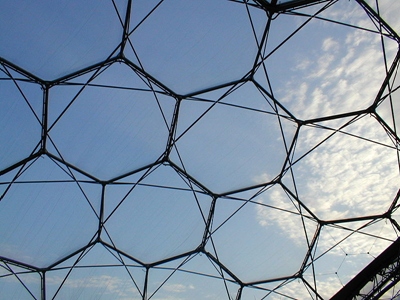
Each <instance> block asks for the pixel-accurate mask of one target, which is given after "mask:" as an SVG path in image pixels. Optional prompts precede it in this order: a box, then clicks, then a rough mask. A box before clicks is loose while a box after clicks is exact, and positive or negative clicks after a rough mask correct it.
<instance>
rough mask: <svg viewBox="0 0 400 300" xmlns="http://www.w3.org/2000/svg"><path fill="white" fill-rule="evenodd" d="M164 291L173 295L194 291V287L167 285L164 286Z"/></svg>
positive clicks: (177, 284)
mask: <svg viewBox="0 0 400 300" xmlns="http://www.w3.org/2000/svg"><path fill="white" fill-rule="evenodd" d="M162 288H163V290H165V291H167V292H172V293H184V292H186V291H188V290H193V289H194V285H192V284H189V285H184V284H179V283H176V284H168V283H167V284H165V285H163V287H162Z"/></svg>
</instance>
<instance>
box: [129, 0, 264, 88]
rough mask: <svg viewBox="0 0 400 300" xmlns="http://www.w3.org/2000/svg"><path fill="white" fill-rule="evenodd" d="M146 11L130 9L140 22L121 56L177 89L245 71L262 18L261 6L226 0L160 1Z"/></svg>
mask: <svg viewBox="0 0 400 300" xmlns="http://www.w3.org/2000/svg"><path fill="white" fill-rule="evenodd" d="M155 4H158V2H157V3H155ZM136 5H138V6H139V8H138V9H139V11H141V10H143V4H140V2H139V3H137V4H136ZM147 5H148V4H147ZM145 11H148V13H149V15H148V16H147V14H144V13H143V16H142V15H138V14H133V18H138V19H133V20H131V22H132V24H138V23H139V24H140V25H139V26H137V27H134V28H133V30H132V32H131V35H130V42H131V43H132V45H133V49H134V52H132V51H131V52H129V50H132V49H130V48H129V47H128V49H127V51H126V56H127V57H128V58H129V59H131V60H133V61H135V62H136V63H137V64H140V65H141V66H143V68H144V70H145V71H146V72H148V73H149V74H150V75H152V76H153V77H155V78H157V79H158V80H159V81H161V82H162V83H163V84H164V85H167V86H168V87H169V88H171V89H172V90H173V91H175V92H177V93H179V94H185V93H188V92H193V91H196V90H199V89H203V88H207V87H209V86H213V85H217V84H221V83H224V82H229V81H232V80H238V79H240V78H242V77H243V76H245V75H246V73H248V72H249V71H250V69H251V68H252V66H253V63H254V60H255V58H256V55H257V41H259V40H260V39H261V35H262V33H263V26H264V25H265V22H266V19H265V15H264V12H263V11H262V10H259V9H254V8H253V7H251V6H246V5H244V4H239V3H231V2H227V1H212V0H207V1H199V2H187V1H171V2H169V1H165V2H163V3H160V5H158V6H157V5H155V6H154V10H151V8H150V7H148V8H147V10H145ZM171 13H173V14H174V17H173V18H171ZM249 16H250V17H251V19H250V20H249ZM145 17H146V18H145ZM141 21H143V22H142V23H140V22H141ZM210 46H211V47H210Z"/></svg>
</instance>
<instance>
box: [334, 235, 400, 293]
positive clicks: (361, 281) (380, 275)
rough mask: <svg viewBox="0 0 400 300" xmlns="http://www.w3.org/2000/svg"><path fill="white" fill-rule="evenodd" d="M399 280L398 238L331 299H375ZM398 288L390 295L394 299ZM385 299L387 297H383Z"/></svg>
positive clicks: (399, 256) (393, 286)
mask: <svg viewBox="0 0 400 300" xmlns="http://www.w3.org/2000/svg"><path fill="white" fill-rule="evenodd" d="M399 281H400V238H399V239H397V240H396V241H395V242H393V244H392V245H390V246H389V247H388V248H387V249H386V250H385V251H384V252H382V254H380V255H379V256H378V257H377V258H375V259H374V260H373V261H372V262H371V263H370V264H369V265H368V266H367V267H365V269H364V270H362V271H361V272H360V273H359V274H358V275H357V276H356V277H354V278H353V279H352V280H351V281H350V282H349V283H348V284H347V285H345V286H344V287H343V288H342V289H341V290H340V291H339V292H338V293H337V294H336V295H335V296H333V297H332V298H331V300H341V299H353V300H361V299H363V300H377V299H381V297H382V296H383V295H384V294H385V293H387V292H388V291H390V290H391V289H394V288H395V287H396V284H397V283H398V282H399ZM399 290H400V289H397V290H396V293H395V294H394V295H393V297H391V299H396V297H397V296H398V294H399ZM385 299H387V298H385Z"/></svg>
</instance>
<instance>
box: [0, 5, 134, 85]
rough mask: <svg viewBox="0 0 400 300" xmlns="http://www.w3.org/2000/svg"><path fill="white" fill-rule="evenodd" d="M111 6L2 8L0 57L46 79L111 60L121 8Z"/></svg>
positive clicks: (118, 39) (119, 26)
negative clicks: (109, 57) (109, 58)
mask: <svg viewBox="0 0 400 300" xmlns="http://www.w3.org/2000/svg"><path fill="white" fill-rule="evenodd" d="M115 2H117V3H118V2H122V1H115ZM116 7H118V9H117V10H116V9H115V7H114V6H113V3H112V2H111V1H106V0H103V1H90V2H85V3H83V2H79V3H71V2H69V1H59V2H51V3H44V2H43V3H35V4H34V3H30V2H25V3H24V4H21V5H11V4H10V3H2V4H1V7H0V12H1V14H0V20H1V21H0V24H1V25H0V26H1V28H3V30H2V33H1V35H0V39H1V40H2V41H3V42H2V43H1V45H0V52H1V53H2V55H1V56H2V57H4V58H5V59H7V60H9V61H12V62H13V63H15V64H18V65H19V66H20V67H22V68H24V69H25V70H27V71H29V72H31V73H34V74H35V75H36V76H39V77H42V78H43V79H46V80H54V79H56V78H57V77H61V76H64V75H67V74H68V73H70V72H73V71H77V70H79V69H81V68H83V67H88V66H89V65H91V64H94V63H96V62H98V61H101V60H104V59H106V58H107V57H108V56H110V55H111V54H112V53H113V51H114V50H115V48H116V47H117V45H118V44H119V43H120V41H121V36H122V32H123V29H122V24H121V23H120V21H119V19H118V14H122V15H124V14H125V11H126V9H125V6H123V5H120V4H119V5H117V6H116ZM21 20H23V21H21ZM38 20H40V22H38ZM27 49H29V51H26V50H27Z"/></svg>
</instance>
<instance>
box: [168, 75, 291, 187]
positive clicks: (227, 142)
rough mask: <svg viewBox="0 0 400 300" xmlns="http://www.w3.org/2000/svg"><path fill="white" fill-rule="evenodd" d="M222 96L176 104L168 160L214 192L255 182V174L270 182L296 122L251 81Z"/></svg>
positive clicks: (284, 154) (281, 163)
mask: <svg viewBox="0 0 400 300" xmlns="http://www.w3.org/2000/svg"><path fill="white" fill-rule="evenodd" d="M222 97H223V98H222V99H221V100H218V98H217V99H215V98H214V99H212V98H211V99H209V98H207V97H201V96H199V97H198V98H195V99H188V100H184V101H183V102H182V103H181V105H180V111H179V121H178V127H177V133H176V138H175V141H176V142H175V148H174V149H173V152H172V154H171V159H172V160H173V162H174V163H176V164H178V165H180V166H181V168H182V169H185V170H186V171H187V172H188V173H189V174H190V175H191V176H193V177H194V178H196V179H197V180H198V181H200V182H201V183H202V184H203V185H205V186H206V187H208V188H209V189H211V190H212V191H214V192H216V193H223V192H224V193H225V192H229V191H232V190H235V189H239V188H244V187H246V186H252V185H255V184H256V183H259V179H260V177H262V178H263V180H264V182H268V181H271V180H272V179H274V177H276V176H277V175H278V174H279V173H280V171H281V169H282V167H283V163H284V160H285V158H286V154H287V153H286V149H285V141H286V139H289V140H290V139H291V137H292V136H293V134H294V132H295V129H296V127H295V126H294V125H295V123H293V122H291V121H289V120H288V119H286V118H284V117H282V116H281V115H280V114H279V111H276V110H277V109H276V108H275V107H274V106H273V104H271V102H269V101H267V99H266V96H265V95H264V94H262V93H261V92H260V91H259V90H258V89H257V88H256V87H255V86H254V85H253V84H251V83H249V84H245V85H243V86H241V87H239V88H238V89H236V90H233V91H231V92H230V93H228V92H227V93H226V96H224V95H223V96H222ZM250 132H251V133H252V134H249V133H250ZM289 137H290V138H289Z"/></svg>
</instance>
